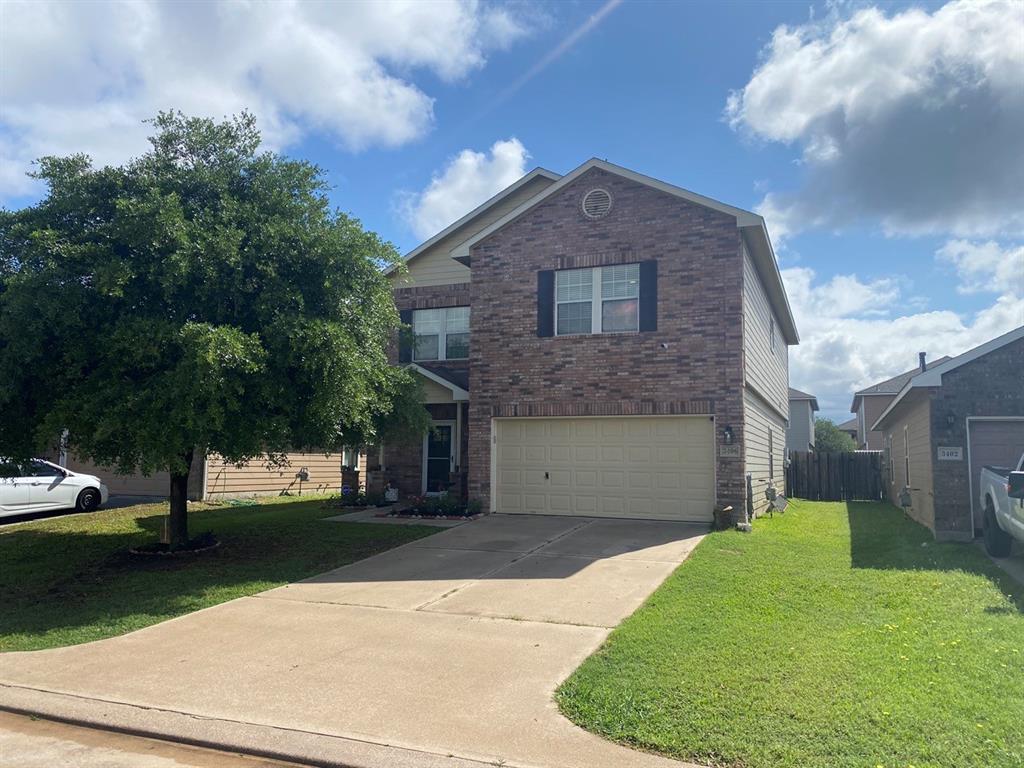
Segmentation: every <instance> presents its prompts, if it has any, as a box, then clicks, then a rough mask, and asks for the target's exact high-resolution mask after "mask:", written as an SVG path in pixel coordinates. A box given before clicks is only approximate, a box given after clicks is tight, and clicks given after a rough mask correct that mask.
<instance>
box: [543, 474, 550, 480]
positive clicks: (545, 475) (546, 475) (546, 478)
mask: <svg viewBox="0 0 1024 768" xmlns="http://www.w3.org/2000/svg"><path fill="white" fill-rule="evenodd" d="M544 479H545V480H550V479H551V478H550V477H549V476H548V473H547V472H545V473H544Z"/></svg>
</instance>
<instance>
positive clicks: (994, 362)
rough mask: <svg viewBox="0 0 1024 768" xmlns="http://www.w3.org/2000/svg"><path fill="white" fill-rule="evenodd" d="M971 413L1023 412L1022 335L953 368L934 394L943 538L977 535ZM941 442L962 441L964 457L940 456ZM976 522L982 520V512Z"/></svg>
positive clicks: (936, 499)
mask: <svg viewBox="0 0 1024 768" xmlns="http://www.w3.org/2000/svg"><path fill="white" fill-rule="evenodd" d="M968 416H1024V339H1022V340H1018V341H1016V342H1013V343H1010V344H1007V345H1006V346H1004V347H1002V348H1000V349H996V350H994V351H992V352H989V353H988V354H987V355H983V356H982V357H979V358H977V359H976V360H972V361H971V362H969V363H965V364H964V365H962V366H960V367H959V368H956V369H954V370H952V371H950V372H949V373H947V374H945V375H944V376H943V377H942V386H941V387H938V388H936V389H935V390H933V392H932V394H931V436H932V440H931V443H932V446H931V448H932V450H931V460H932V466H933V468H934V472H933V475H934V505H935V529H934V530H935V534H936V536H937V537H939V538H954V539H963V538H972V537H973V536H974V532H973V531H972V530H971V496H970V482H969V480H968V475H969V467H968V464H967V452H966V448H967V425H966V418H967V417H968ZM951 421H952V424H950V422H951ZM940 445H946V446H963V447H964V458H963V460H962V461H941V462H940V461H938V459H937V458H936V456H937V453H936V449H937V447H938V446H940ZM975 522H976V523H977V525H979V526H980V524H981V520H980V518H979V519H978V520H976V521H975Z"/></svg>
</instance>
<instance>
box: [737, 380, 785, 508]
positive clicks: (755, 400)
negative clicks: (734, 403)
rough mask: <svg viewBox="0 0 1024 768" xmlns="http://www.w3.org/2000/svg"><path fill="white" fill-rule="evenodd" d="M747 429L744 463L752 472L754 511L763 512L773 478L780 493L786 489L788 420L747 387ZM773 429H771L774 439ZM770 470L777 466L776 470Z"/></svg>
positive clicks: (744, 409)
mask: <svg viewBox="0 0 1024 768" xmlns="http://www.w3.org/2000/svg"><path fill="white" fill-rule="evenodd" d="M743 430H744V431H743V458H744V464H745V465H746V471H747V473H748V474H749V475H750V476H751V487H752V489H753V504H754V514H755V515H759V514H761V513H762V512H764V511H765V510H766V509H767V507H768V500H767V499H766V498H765V495H764V491H765V488H767V487H768V482H769V480H773V481H774V484H775V487H776V488H778V489H779V492H780V493H782V492H783V488H784V479H785V468H784V466H785V465H784V464H783V462H784V461H785V460H786V423H785V422H784V421H783V420H782V417H781V416H779V415H778V414H777V413H776V412H775V411H774V409H772V408H770V407H769V406H768V404H767V403H765V402H764V400H762V399H761V398H760V397H758V395H757V394H756V393H755V392H753V391H751V390H750V389H745V390H744V391H743ZM769 431H770V432H771V440H770V441H769V436H768V435H769ZM769 442H771V446H772V454H773V456H774V462H772V461H769V454H768V444H769ZM772 464H774V467H773V466H772ZM770 470H774V472H772V471H770Z"/></svg>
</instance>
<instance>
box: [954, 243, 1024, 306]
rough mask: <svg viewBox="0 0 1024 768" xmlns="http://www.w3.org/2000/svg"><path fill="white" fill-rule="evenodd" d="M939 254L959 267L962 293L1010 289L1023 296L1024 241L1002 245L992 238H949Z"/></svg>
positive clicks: (957, 268) (958, 288) (957, 269)
mask: <svg viewBox="0 0 1024 768" xmlns="http://www.w3.org/2000/svg"><path fill="white" fill-rule="evenodd" d="M936 256H938V258H939V260H940V261H944V262H948V263H950V264H952V265H953V266H954V267H955V268H956V272H957V275H958V276H959V278H960V285H959V286H958V287H957V290H958V291H959V292H960V293H1004V292H1007V291H1009V292H1013V293H1016V294H1017V295H1020V296H1024V245H1018V246H1010V247H1007V248H1003V247H1001V246H1000V245H999V243H997V242H995V241H993V240H989V241H988V242H984V243H974V242H970V241H968V240H950V241H949V242H947V243H946V244H945V245H944V246H942V247H941V248H940V249H939V250H938V251H937V252H936Z"/></svg>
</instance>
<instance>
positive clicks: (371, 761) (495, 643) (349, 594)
mask: <svg viewBox="0 0 1024 768" xmlns="http://www.w3.org/2000/svg"><path fill="white" fill-rule="evenodd" d="M331 524H332V523H330V522H326V521H325V522H324V525H331ZM703 532H704V530H703V529H701V528H697V527H694V526H689V525H685V524H677V523H663V522H640V521H625V520H592V519H583V518H560V517H511V516H500V515H499V516H491V517H486V518H483V519H481V520H478V521H476V522H472V523H467V524H465V525H462V526H459V527H457V528H452V529H449V530H446V531H443V532H442V533H439V534H436V535H434V536H431V537H428V538H426V539H422V540H420V541H417V542H414V543H412V544H407V545H405V546H402V547H399V548H397V549H393V550H390V551H388V552H384V553H382V554H380V555H377V556H375V557H372V558H369V559H367V560H363V561H361V562H358V563H355V564H353V565H350V566H347V567H344V568H339V569H337V570H335V571H330V572H328V573H325V574H322V575H320V576H317V577H315V578H312V579H309V580H307V581H303V582H298V583H295V584H291V585H288V586H285V587H281V588H279V589H273V590H270V591H268V592H264V593H262V594H259V595H256V596H253V597H247V598H242V599H239V600H234V601H232V602H229V603H225V604H222V605H219V606H215V607H213V608H209V609H206V610H203V611H199V612H196V613H193V614H190V615H187V616H183V617H181V618H178V619H174V620H171V621H167V622H164V623H162V624H158V625H156V626H153V627H149V628H147V629H143V630H140V631H138V632H133V633H131V634H128V635H125V636H123V637H118V638H112V639H109V640H101V641H98V642H95V643H88V644H85V645H81V646H76V647H71V648H61V649H55V650H50V651H36V652H28V653H10V654H6V655H3V656H0V706H3V707H7V708H12V709H15V710H21V711H32V712H36V713H39V714H43V715H49V716H57V717H62V718H68V719H71V720H73V721H76V722H85V723H90V722H91V723H96V724H101V725H104V726H107V727H111V726H113V727H117V728H122V729H127V730H130V731H134V732H139V733H145V734H151V735H158V736H165V737H172V738H177V739H181V740H189V741H192V742H195V743H200V744H211V745H218V746H222V747H226V748H230V749H237V750H242V751H246V752H250V753H256V754H263V755H268V756H277V757H285V758H290V759H295V760H299V761H307V762H317V763H320V764H336V765H351V766H364V765H365V766H403V765H408V766H417V767H419V766H447V767H449V768H453V767H454V766H470V765H479V764H480V763H485V764H497V765H507V766H552V767H556V766H557V767H558V768H584V767H586V768H593V767H595V766H624V767H625V766H644V767H646V766H650V767H651V768H656V767H657V766H678V765H680V764H679V763H676V762H673V761H669V760H665V759H664V758H659V757H654V756H652V755H648V754H645V753H641V752H636V751H633V750H628V749H625V748H622V747H619V746H616V745H613V744H611V743H608V742H606V741H604V740H602V739H600V738H598V737H596V736H593V735H591V734H589V733H586V732H585V731H583V730H581V729H579V728H576V727H575V726H573V725H572V724H571V723H569V722H568V721H567V720H565V719H564V718H563V717H562V716H561V715H560V714H559V713H558V710H557V708H556V707H555V704H554V702H553V700H552V692H553V691H554V689H555V688H556V687H557V685H558V684H559V683H560V682H561V681H562V680H564V679H565V678H566V677H567V676H568V675H569V674H570V673H571V672H572V670H573V669H575V668H576V666H578V665H579V664H580V662H582V661H583V660H584V659H585V658H586V657H587V656H588V655H589V654H590V653H592V652H593V651H594V650H595V649H596V648H597V647H598V646H599V645H600V644H601V642H602V641H603V640H604V639H605V637H606V636H607V634H608V632H609V629H610V628H611V627H613V626H615V625H616V624H617V623H618V622H620V621H621V620H622V619H623V618H625V617H626V616H628V615H629V614H630V613H632V612H633V611H634V610H635V609H636V608H637V607H638V606H639V605H640V603H641V602H642V601H643V600H644V599H645V598H646V597H647V595H649V594H650V593H651V592H652V591H653V590H654V589H655V587H657V586H658V585H659V584H660V583H661V581H662V580H663V579H664V578H665V577H667V576H668V575H669V574H670V573H671V572H672V571H673V570H674V569H675V568H676V566H677V565H678V564H679V563H680V562H682V561H683V560H684V559H685V558H686V557H687V555H689V553H690V552H691V551H692V549H693V547H694V546H696V544H697V543H698V542H699V540H700V538H701V536H702V534H703Z"/></svg>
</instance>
